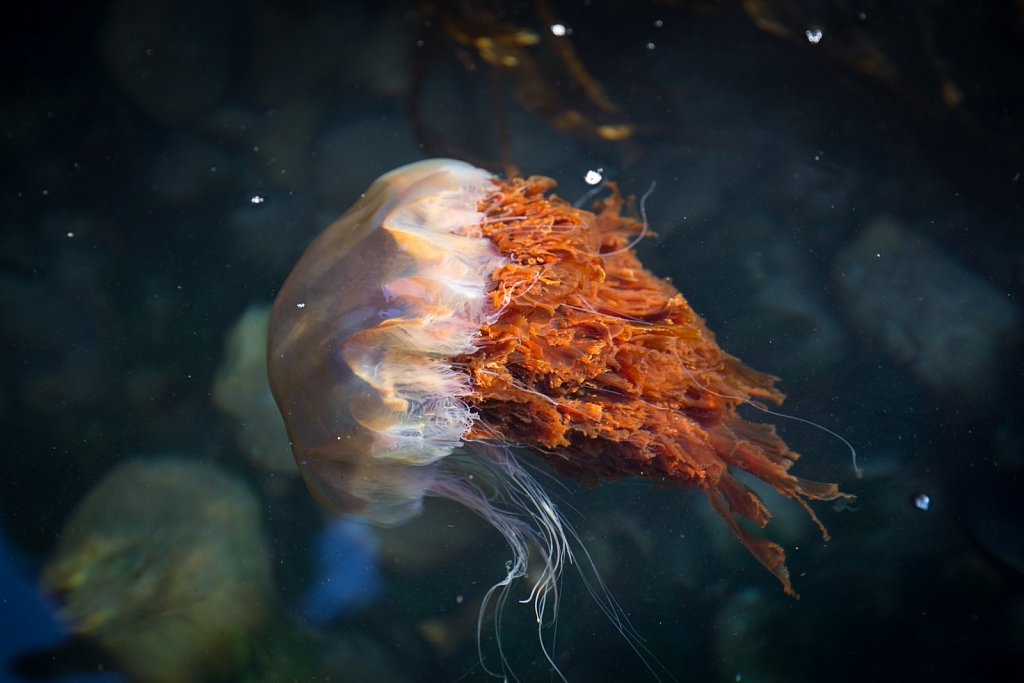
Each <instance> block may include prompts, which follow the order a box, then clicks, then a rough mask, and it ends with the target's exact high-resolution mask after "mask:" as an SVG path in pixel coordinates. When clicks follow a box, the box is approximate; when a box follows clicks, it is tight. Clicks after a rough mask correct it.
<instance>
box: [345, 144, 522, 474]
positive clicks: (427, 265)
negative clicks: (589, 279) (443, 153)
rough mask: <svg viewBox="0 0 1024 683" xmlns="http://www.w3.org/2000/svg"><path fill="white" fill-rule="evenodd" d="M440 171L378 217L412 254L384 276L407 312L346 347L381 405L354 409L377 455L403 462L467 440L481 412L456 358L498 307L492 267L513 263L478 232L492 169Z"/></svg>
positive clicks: (421, 461)
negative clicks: (492, 298) (401, 269)
mask: <svg viewBox="0 0 1024 683" xmlns="http://www.w3.org/2000/svg"><path fill="white" fill-rule="evenodd" d="M440 170H441V172H437V173H433V174H430V175H429V176H427V177H426V178H425V179H424V180H421V181H419V182H416V183H414V184H413V185H412V186H410V187H407V188H403V189H402V191H401V195H402V197H401V200H400V201H398V202H396V203H395V204H394V205H393V208H391V209H390V210H389V211H388V213H387V214H385V215H384V216H382V217H381V218H380V225H381V228H382V229H384V230H387V231H388V232H389V233H391V236H392V237H393V238H394V240H395V242H396V243H397V244H398V246H399V248H400V249H401V250H402V251H405V252H407V253H408V254H409V255H410V259H409V261H410V268H409V271H408V272H405V273H398V274H397V276H396V277H395V278H394V279H392V280H390V281H388V282H385V283H383V284H382V290H383V293H384V297H385V299H386V300H387V301H388V302H389V303H390V304H391V305H392V306H393V307H394V308H395V309H396V310H398V311H402V312H403V313H404V312H406V311H408V314H407V315H406V314H403V313H399V314H398V315H395V316H389V317H388V318H387V319H385V320H382V321H381V322H380V323H379V324H378V325H377V326H376V327H374V328H371V329H369V330H367V331H365V333H356V334H354V335H352V336H351V337H349V338H348V339H347V340H346V341H345V343H344V347H343V354H344V357H345V360H346V362H347V363H348V365H349V367H351V368H352V369H353V372H355V374H357V375H358V376H359V377H360V379H362V380H363V381H364V382H366V383H367V384H369V385H370V386H371V387H373V388H374V389H375V390H376V391H377V392H378V393H379V395H380V399H381V404H382V406H381V407H380V408H379V410H375V411H374V412H373V413H372V414H367V415H365V416H364V415H355V414H354V415H353V416H354V417H356V419H357V420H358V421H359V423H360V424H361V425H362V426H363V427H365V428H366V429H368V430H369V431H370V432H371V433H372V434H373V438H374V445H375V448H374V452H375V453H376V454H377V457H378V458H380V459H382V460H386V461H389V462H393V463H396V464H397V463H402V464H410V465H426V464H429V463H432V462H436V461H437V460H440V459H441V458H443V457H445V456H447V455H449V454H450V453H451V452H452V451H453V450H454V449H456V448H458V447H459V446H461V445H462V436H463V435H464V434H465V433H466V432H467V431H468V430H469V428H470V427H471V426H472V424H473V419H474V415H473V413H472V411H471V410H470V409H469V406H467V405H466V403H465V402H464V401H463V400H462V397H464V396H467V395H469V393H470V391H471V388H470V385H469V377H468V375H466V374H465V373H463V372H459V371H456V370H455V369H453V368H452V367H451V364H450V362H449V359H450V358H452V357H454V356H459V355H463V354H468V353H473V352H474V351H475V350H476V346H475V340H476V336H477V335H478V334H479V331H480V328H481V326H482V325H483V324H485V323H486V322H487V320H488V319H489V315H490V313H491V312H490V311H489V310H488V301H489V299H488V296H487V291H488V287H489V285H490V282H491V275H492V273H494V271H495V270H497V269H498V268H500V267H502V266H503V265H504V264H505V263H506V262H507V261H506V259H505V258H504V257H503V256H501V254H500V253H499V252H498V250H497V248H496V247H495V246H494V244H493V243H492V242H491V241H490V240H489V239H487V238H484V237H482V236H480V234H479V232H480V229H479V226H480V225H481V224H482V222H483V219H484V216H483V214H482V213H480V212H479V211H476V210H475V208H473V207H476V206H477V205H478V204H479V203H480V201H481V200H482V199H483V198H484V197H485V196H486V195H487V193H488V192H490V191H492V189H493V185H492V184H491V176H490V174H489V173H487V172H486V171H482V170H480V169H478V168H474V167H473V166H470V165H468V164H464V163H461V162H455V161H449V162H446V163H445V165H444V166H443V169H440ZM381 412H383V413H384V414H386V415H387V416H388V418H389V419H387V420H383V419H381Z"/></svg>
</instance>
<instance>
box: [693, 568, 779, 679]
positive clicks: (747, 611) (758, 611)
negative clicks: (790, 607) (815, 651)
mask: <svg viewBox="0 0 1024 683" xmlns="http://www.w3.org/2000/svg"><path fill="white" fill-rule="evenodd" d="M771 608H772V604H771V602H770V601H768V600H766V599H765V597H764V596H763V595H762V594H761V593H760V592H759V591H757V590H755V589H752V588H750V589H747V590H743V591H740V592H739V593H736V594H735V595H733V596H732V597H731V598H730V599H729V601H728V602H727V603H725V605H724V606H723V607H722V610H721V611H720V612H719V613H718V614H717V615H715V621H714V628H713V629H712V633H714V634H715V635H714V648H715V653H714V656H715V666H716V668H717V669H718V680H720V681H756V682H757V683H772V682H773V681H785V680H789V678H788V677H787V676H786V675H785V674H784V673H781V672H779V671H777V670H776V668H777V667H776V666H775V662H774V660H773V658H772V654H773V652H772V649H773V648H772V646H773V632H772V626H773V624H772V617H771Z"/></svg>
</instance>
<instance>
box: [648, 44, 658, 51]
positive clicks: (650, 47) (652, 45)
mask: <svg viewBox="0 0 1024 683" xmlns="http://www.w3.org/2000/svg"><path fill="white" fill-rule="evenodd" d="M655 47H656V46H655V45H654V43H647V49H648V50H653V49H654V48H655Z"/></svg>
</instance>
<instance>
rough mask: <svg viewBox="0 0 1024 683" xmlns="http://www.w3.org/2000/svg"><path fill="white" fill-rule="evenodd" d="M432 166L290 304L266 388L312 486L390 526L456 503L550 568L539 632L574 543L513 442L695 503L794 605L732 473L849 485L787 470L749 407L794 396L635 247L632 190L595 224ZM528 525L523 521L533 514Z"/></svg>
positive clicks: (799, 492) (304, 279)
mask: <svg viewBox="0 0 1024 683" xmlns="http://www.w3.org/2000/svg"><path fill="white" fill-rule="evenodd" d="M553 186H554V182H553V181H552V180H549V179H547V178H540V177H533V178H528V179H525V180H524V179H520V178H512V179H510V180H502V179H500V178H497V177H495V176H492V175H490V174H489V173H487V172H485V171H482V170H480V169H478V168H474V167H472V166H469V165H467V164H465V163H462V162H458V161H452V160H429V161H423V162H419V163H415V164H411V165H408V166H404V167H402V168H399V169H397V170H395V171H392V172H390V173H388V174H386V175H384V176H382V177H381V178H380V179H378V180H377V181H376V182H375V183H374V184H373V185H372V186H371V187H370V189H369V190H368V191H367V192H366V194H365V195H364V196H363V197H362V199H360V200H359V202H358V203H357V204H356V205H355V206H353V207H352V208H351V209H350V210H349V211H348V212H347V213H346V214H345V215H343V216H342V217H341V218H340V219H338V221H336V222H335V223H334V224H333V225H331V226H330V227H329V228H328V229H327V230H326V231H324V232H323V234H321V235H320V236H319V237H318V238H317V239H316V241H315V242H313V244H312V245H311V246H310V247H309V248H308V249H307V251H306V253H305V255H304V256H303V257H302V259H301V260H300V261H299V263H298V265H297V266H296V267H295V269H294V270H293V271H292V273H291V275H290V276H289V278H288V280H287V281H286V282H285V284H284V286H283V287H282V289H281V291H280V293H279V295H278V297H277V300H276V302H275V304H274V309H273V313H272V316H271V321H270V341H269V350H268V363H269V372H270V381H271V386H272V388H273V392H274V395H275V397H276V399H277V403H278V406H279V407H280V409H281V412H282V413H283V415H284V419H285V422H286V424H287V427H288V433H289V435H290V437H291V440H292V448H293V451H294V454H295V458H296V461H297V462H298V465H299V469H300V470H301V471H302V474H303V476H304V477H305V480H306V482H307V484H308V485H309V488H310V489H311V490H312V491H313V493H314V494H315V495H316V496H317V498H318V499H320V501H321V502H323V503H324V504H325V505H327V506H328V507H330V508H332V509H334V510H336V511H340V512H343V513H347V514H351V515H358V516H361V517H363V518H366V519H369V520H372V521H374V522H377V523H382V524H395V523H399V522H402V521H403V520H405V519H407V518H409V517H410V516H412V515H414V514H416V513H417V512H418V511H419V510H420V507H421V500H422V498H423V497H424V496H426V495H435V496H444V497H448V498H452V499H455V500H457V501H459V502H461V503H463V504H465V505H467V506H468V507H470V508H471V509H473V510H475V511H476V512H478V513H480V514H481V515H483V516H484V517H485V518H487V519H488V520H489V521H490V522H491V523H492V524H494V525H495V526H496V527H497V528H498V529H499V530H500V531H501V532H502V533H503V534H504V535H505V537H506V539H507V540H508V541H509V543H510V545H511V546H512V549H513V552H514V554H515V560H514V561H513V562H512V563H510V565H509V574H508V577H506V579H505V580H504V581H502V582H500V583H499V584H498V586H496V588H499V587H501V588H504V587H507V586H508V583H509V582H510V581H511V580H512V579H514V578H516V577H518V576H522V575H523V573H524V572H525V569H526V558H527V553H528V549H529V547H530V546H534V547H536V548H537V549H538V551H539V552H540V553H541V556H542V559H543V560H544V567H545V569H544V572H543V573H542V575H541V576H539V577H536V583H535V584H534V588H533V593H532V595H531V597H532V598H533V599H534V601H535V602H534V604H535V608H536V609H537V611H538V617H540V616H542V613H543V610H544V606H545V601H546V600H547V598H548V597H549V592H550V591H551V590H553V588H554V586H555V582H556V581H557V577H558V573H559V570H560V568H561V566H562V564H563V563H564V562H565V561H567V560H569V559H571V553H572V550H571V548H570V544H569V542H568V541H569V539H570V538H571V537H572V531H571V529H569V528H568V526H567V525H565V523H564V522H563V521H562V519H561V517H560V515H559V512H558V509H557V508H556V506H555V505H554V504H553V502H552V501H551V500H550V498H549V497H548V496H547V494H546V493H545V491H544V489H543V488H542V487H541V486H540V485H539V484H538V483H537V481H536V480H535V479H534V478H533V477H532V476H531V475H530V473H529V471H528V470H527V469H525V468H524V465H523V463H522V462H520V461H519V460H518V459H517V456H516V455H515V453H514V450H513V449H512V448H510V446H522V447H526V448H529V449H531V450H532V451H534V452H535V453H536V454H538V456H539V457H540V458H542V459H543V460H545V461H546V462H548V463H549V464H550V465H551V466H552V467H554V468H555V469H556V470H557V471H559V472H560V473H562V474H565V475H569V476H573V477H577V478H582V479H585V480H589V481H597V480H600V479H611V478H617V477H645V478H648V479H653V480H657V481H659V482H662V483H676V484H679V485H684V486H695V487H697V488H699V489H701V490H702V491H704V493H705V494H706V495H707V498H708V500H709V501H710V504H711V506H712V507H713V508H714V510H715V511H716V512H717V513H718V514H719V515H721V517H722V519H724V520H725V522H726V523H727V524H728V525H729V528H730V529H732V531H733V533H734V534H735V535H736V536H737V537H738V538H739V540H740V541H742V543H743V544H744V545H745V546H746V547H747V548H749V549H750V552H751V553H753V555H754V557H756V558H757V559H758V560H759V561H760V562H761V563H762V564H763V565H764V566H765V567H767V568H768V570H769V571H771V572H772V573H773V574H774V575H775V576H776V577H777V578H778V579H779V581H781V582H782V585H783V587H784V588H785V590H786V592H787V593H790V594H792V593H793V589H792V586H791V585H790V580H789V574H788V572H787V570H786V565H785V556H784V553H783V550H782V548H781V547H779V546H778V545H776V544H775V543H772V542H770V541H767V540H765V539H763V538H761V537H760V536H758V535H756V534H754V533H751V532H750V531H748V530H747V529H745V528H744V527H743V526H742V525H741V524H740V521H739V519H740V518H746V519H748V520H751V521H753V522H754V523H756V524H757V525H759V526H764V525H765V524H766V523H767V522H768V520H769V518H770V516H771V515H770V513H769V512H768V510H767V508H766V507H765V505H764V503H763V502H762V501H761V499H760V498H759V497H758V496H757V495H756V494H755V493H754V492H753V491H751V490H750V489H749V488H747V486H746V485H744V484H743V483H742V482H741V481H740V480H739V479H737V478H736V476H734V472H735V471H737V470H742V471H745V472H748V473H750V474H751V475H753V476H754V477H756V478H758V479H760V480H762V481H764V482H765V483H767V484H768V485H770V486H771V487H772V488H774V489H775V490H777V491H778V492H779V493H781V494H782V495H784V496H787V497H789V498H791V499H792V500H794V501H796V502H797V503H798V504H799V505H800V506H801V507H802V508H803V509H804V510H805V511H806V512H807V513H808V514H809V515H810V516H811V518H812V519H813V520H814V521H815V523H817V524H818V526H819V527H821V530H822V533H823V534H824V533H825V531H824V528H823V527H822V526H821V524H820V522H818V520H817V517H816V516H815V514H814V512H813V511H812V510H811V508H810V507H809V506H808V503H807V501H808V500H832V499H835V498H839V497H841V496H843V495H844V494H841V493H840V492H839V490H838V489H837V487H836V486H835V485H834V484H826V483H819V482H814V481H808V480H805V479H801V478H798V477H795V476H793V475H792V474H790V473H789V468H790V466H791V465H792V464H793V463H794V461H795V460H796V459H797V455H796V454H795V453H794V452H793V451H792V450H790V448H789V447H788V446H787V445H786V444H785V443H784V442H783V441H782V440H781V439H780V438H779V437H778V436H777V435H776V433H775V429H774V428H773V427H772V426H771V425H767V424H759V423H755V422H750V421H747V420H746V419H744V418H742V417H740V415H739V414H738V413H737V407H738V406H739V405H740V404H742V403H754V404H755V405H757V404H758V403H757V402H758V401H772V402H775V403H778V402H780V401H781V400H782V398H783V395H782V394H781V393H780V392H779V391H778V390H777V389H775V388H774V386H773V385H774V383H775V381H776V380H775V378H774V377H771V376H769V375H766V374H763V373H760V372H757V371H755V370H752V369H750V368H748V367H747V366H745V365H744V364H743V363H741V362H740V361H739V360H738V359H737V358H735V357H733V356H731V355H729V354H728V353H726V352H724V351H722V349H720V348H719V347H718V344H716V343H715V338H714V335H713V334H712V332H711V331H710V330H708V328H707V326H706V325H705V324H704V321H703V320H702V319H701V318H700V317H699V316H698V315H697V314H696V313H694V312H693V310H692V309H691V308H690V306H689V305H688V304H687V302H686V300H685V299H684V298H683V296H682V295H681V294H680V293H679V292H678V291H676V289H675V288H674V287H673V286H672V285H671V284H669V283H668V282H667V281H665V280H663V279H660V278H658V277H655V276H654V275H653V274H651V273H649V272H648V271H647V270H645V269H644V268H643V266H642V265H641V264H640V262H639V261H638V259H637V256H636V254H635V252H634V251H633V249H632V246H633V241H635V239H637V237H638V236H639V234H640V233H641V232H642V230H643V228H644V226H643V225H642V224H641V223H640V222H639V221H637V220H634V219H631V218H627V217H624V216H622V215H620V210H621V206H622V200H621V198H620V196H619V194H618V192H617V191H616V192H613V193H612V195H611V196H610V197H609V198H608V199H605V200H604V201H603V202H601V203H600V204H599V205H598V206H597V208H596V213H592V212H590V211H586V210H582V209H578V208H574V207H573V206H572V205H570V204H568V203H566V202H565V201H563V200H561V199H558V198H557V197H554V196H550V195H548V194H547V192H548V190H550V189H551V188H552V187H553ZM524 513H525V514H524Z"/></svg>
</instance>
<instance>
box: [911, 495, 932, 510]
mask: <svg viewBox="0 0 1024 683" xmlns="http://www.w3.org/2000/svg"><path fill="white" fill-rule="evenodd" d="M931 506H932V497H931V496H929V495H928V494H927V493H918V494H915V495H914V507H916V508H917V509H918V510H922V511H927V510H928V508H930V507H931Z"/></svg>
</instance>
